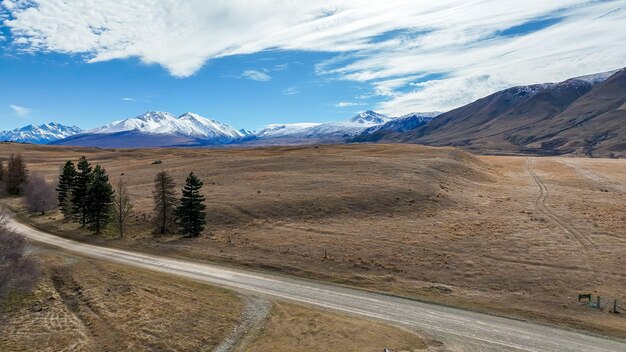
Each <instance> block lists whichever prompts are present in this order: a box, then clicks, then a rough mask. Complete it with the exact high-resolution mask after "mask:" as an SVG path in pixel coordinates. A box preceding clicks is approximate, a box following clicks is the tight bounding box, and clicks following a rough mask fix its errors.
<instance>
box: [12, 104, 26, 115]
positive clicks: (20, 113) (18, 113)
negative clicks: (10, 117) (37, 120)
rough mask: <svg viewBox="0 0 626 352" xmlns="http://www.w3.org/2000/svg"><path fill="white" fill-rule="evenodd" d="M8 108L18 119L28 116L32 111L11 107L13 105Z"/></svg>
mask: <svg viewBox="0 0 626 352" xmlns="http://www.w3.org/2000/svg"><path fill="white" fill-rule="evenodd" d="M9 106H10V107H11V109H13V112H14V113H15V115H17V116H19V117H28V115H30V113H31V112H32V110H31V109H29V108H27V107H23V106H19V105H13V104H11V105H9Z"/></svg>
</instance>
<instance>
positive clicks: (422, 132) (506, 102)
mask: <svg viewBox="0 0 626 352" xmlns="http://www.w3.org/2000/svg"><path fill="white" fill-rule="evenodd" d="M353 141H360V142H378V141H380V142H405V143H419V144H427V145H434V146H458V147H463V148H465V149H469V150H472V151H476V152H480V153H496V154H519V153H528V154H541V155H560V154H575V155H587V156H616V157H620V156H622V157H623V156H626V69H622V70H620V71H613V72H608V73H603V74H596V75H590V76H584V77H577V78H572V79H569V80H566V81H564V82H560V83H546V84H537V85H531V86H520V87H514V88H509V89H506V90H503V91H500V92H497V93H494V94H492V95H489V96H487V97H485V98H482V99H479V100H477V101H475V102H473V103H470V104H468V105H465V106H463V107H460V108H458V109H455V110H452V111H449V112H447V113H444V114H441V115H439V116H437V117H436V118H435V119H433V120H432V121H431V122H430V123H428V124H425V125H422V126H419V127H417V128H414V129H411V130H409V131H404V132H397V131H386V130H381V131H377V132H375V133H372V134H370V135H369V136H364V135H361V136H359V137H358V138H356V139H354V140H353Z"/></svg>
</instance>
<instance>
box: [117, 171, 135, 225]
mask: <svg viewBox="0 0 626 352" xmlns="http://www.w3.org/2000/svg"><path fill="white" fill-rule="evenodd" d="M132 212H133V205H132V203H131V201H130V197H129V196H128V188H127V187H126V183H125V182H124V181H122V180H119V181H118V182H117V186H116V187H115V200H114V201H113V219H114V222H115V227H116V228H117V232H118V234H119V235H120V237H124V234H125V233H126V224H127V223H128V218H129V217H130V215H131V214H132Z"/></svg>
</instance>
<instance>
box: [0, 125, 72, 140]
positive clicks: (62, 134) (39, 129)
mask: <svg viewBox="0 0 626 352" xmlns="http://www.w3.org/2000/svg"><path fill="white" fill-rule="evenodd" d="M82 132H83V130H82V129H80V128H78V127H76V126H64V125H61V124H59V123H56V122H50V123H47V124H43V125H40V126H34V125H28V126H24V127H21V128H16V129H14V130H12V131H3V132H0V142H6V141H11V142H20V143H34V144H46V143H50V142H54V141H56V140H59V139H63V138H67V137H70V136H73V135H76V134H79V133H82Z"/></svg>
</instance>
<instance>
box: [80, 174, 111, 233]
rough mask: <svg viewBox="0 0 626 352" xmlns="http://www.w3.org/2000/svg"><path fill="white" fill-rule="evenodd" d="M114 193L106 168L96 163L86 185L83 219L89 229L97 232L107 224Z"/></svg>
mask: <svg viewBox="0 0 626 352" xmlns="http://www.w3.org/2000/svg"><path fill="white" fill-rule="evenodd" d="M114 195H115V192H114V191H113V187H111V184H110V183H109V176H108V175H107V173H106V170H105V169H104V168H103V167H101V166H100V165H96V167H95V168H94V169H93V172H92V173H91V177H90V182H89V184H88V186H87V197H86V200H87V202H86V207H85V210H86V212H85V215H86V216H85V218H86V219H85V220H86V224H87V225H88V228H89V230H91V231H93V232H95V233H97V234H99V233H100V232H101V231H102V230H103V229H104V228H106V226H107V225H108V224H109V221H110V218H111V208H112V206H113V197H114Z"/></svg>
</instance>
